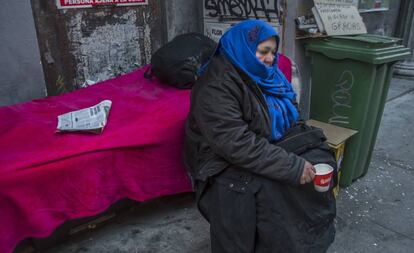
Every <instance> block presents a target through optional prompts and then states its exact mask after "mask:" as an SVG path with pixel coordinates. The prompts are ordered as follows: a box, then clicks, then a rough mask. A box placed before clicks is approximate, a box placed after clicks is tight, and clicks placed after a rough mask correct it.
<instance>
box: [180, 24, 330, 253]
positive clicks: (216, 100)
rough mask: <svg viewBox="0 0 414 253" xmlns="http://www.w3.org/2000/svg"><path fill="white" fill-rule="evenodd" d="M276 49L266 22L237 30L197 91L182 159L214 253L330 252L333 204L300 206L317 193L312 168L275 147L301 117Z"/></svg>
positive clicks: (224, 42)
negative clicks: (204, 220)
mask: <svg viewBox="0 0 414 253" xmlns="http://www.w3.org/2000/svg"><path fill="white" fill-rule="evenodd" d="M278 43H279V36H278V34H277V32H276V31H275V30H274V29H273V28H272V27H271V26H270V25H269V24H267V23H265V22H262V21H258V20H247V21H243V22H241V23H239V24H237V25H236V26H234V27H232V28H231V29H230V30H229V31H227V32H226V33H225V34H224V35H223V37H222V38H221V40H220V42H219V45H218V49H217V52H216V54H215V56H214V57H213V59H212V60H211V62H210V63H209V66H208V68H207V70H206V72H205V73H204V75H203V76H202V77H201V78H200V79H199V80H198V81H197V83H196V84H195V86H194V87H193V91H192V96H191V110H190V114H189V117H188V120H187V125H186V143H185V145H186V146H185V162H186V164H187V167H188V168H189V170H190V172H191V174H192V178H193V182H194V186H195V189H196V193H197V199H198V207H199V209H200V211H201V213H202V214H203V215H204V217H205V218H206V219H207V220H208V221H209V222H210V231H211V247H212V251H213V252H231V253H235V252H324V251H325V250H326V249H327V247H328V246H329V244H330V243H331V242H332V241H333V236H334V229H333V226H332V220H333V217H334V216H335V214H334V210H333V209H332V207H334V206H332V198H331V197H330V196H328V199H329V201H328V202H329V203H328V204H326V203H325V202H326V201H325V200H322V202H324V203H322V205H321V206H322V208H321V209H320V210H322V212H321V213H320V214H317V213H319V209H318V208H319V206H318V207H317V208H316V209H315V208H314V207H313V206H312V205H313V204H312V203H310V206H312V207H311V209H313V210H312V211H311V212H309V211H307V210H306V209H307V207H306V205H307V204H306V202H307V201H308V200H307V199H305V200H298V199H300V198H302V197H300V196H305V195H306V194H302V192H306V191H312V188H311V187H309V185H311V184H309V183H311V182H312V180H313V178H314V175H315V170H314V168H313V166H312V164H311V163H310V162H308V161H306V160H305V159H304V158H302V157H301V156H298V155H296V154H294V153H292V152H288V151H287V150H285V149H284V148H283V147H281V146H278V145H276V144H277V143H278V141H279V140H280V139H282V138H283V136H284V135H285V134H286V132H287V131H288V130H289V129H291V128H292V127H293V126H294V125H295V124H296V122H297V121H298V118H299V113H298V110H297V107H296V102H295V98H296V95H295V93H294V91H293V89H292V86H291V84H290V83H289V82H288V81H287V79H286V78H285V77H284V76H283V74H282V73H281V71H280V70H279V68H278V66H277V51H278ZM305 186H306V187H305ZM298 191H300V192H298ZM312 194H313V193H312ZM297 196H299V197H297ZM311 198H313V197H311ZM317 198H319V197H316V202H320V199H319V200H318V199H317ZM323 198H324V199H325V198H326V196H325V197H323ZM292 200H293V201H292ZM303 204H305V206H303ZM325 207H326V208H330V209H329V212H328V213H326V212H325V211H323V210H324V209H325ZM315 210H317V213H316V214H315V212H314V211H315ZM319 216H321V217H322V218H320V217H319ZM315 217H316V218H315ZM314 218H315V219H314ZM315 222H319V223H323V226H319V225H315V224H313V223H315ZM315 229H316V230H315Z"/></svg>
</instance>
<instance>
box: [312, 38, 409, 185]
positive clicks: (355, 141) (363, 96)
mask: <svg viewBox="0 0 414 253" xmlns="http://www.w3.org/2000/svg"><path fill="white" fill-rule="evenodd" d="M399 41H400V39H398V38H391V37H385V36H378V35H371V34H364V35H354V36H334V37H327V38H318V39H311V40H308V41H307V42H306V44H305V47H306V52H307V53H308V54H309V55H310V56H311V83H312V85H311V101H310V118H311V119H316V120H319V121H323V122H327V123H331V124H335V125H338V126H341V127H345V128H350V129H354V130H357V131H358V133H357V134H356V135H355V136H353V137H352V138H351V139H350V140H349V142H347V144H346V147H345V154H344V160H343V162H342V168H341V171H342V172H341V180H340V185H341V186H348V185H350V184H351V183H352V181H354V180H355V179H357V178H359V177H362V176H364V175H365V174H366V173H367V171H368V167H369V163H370V161H371V155H372V151H373V148H374V145H375V140H376V137H377V133H378V128H379V125H380V122H381V116H382V113H383V110H384V105H385V101H386V98H387V93H388V88H389V84H390V80H391V77H392V72H393V66H394V63H395V62H397V61H399V60H402V59H405V58H407V57H409V56H410V49H408V48H406V47H404V46H402V45H400V44H399Z"/></svg>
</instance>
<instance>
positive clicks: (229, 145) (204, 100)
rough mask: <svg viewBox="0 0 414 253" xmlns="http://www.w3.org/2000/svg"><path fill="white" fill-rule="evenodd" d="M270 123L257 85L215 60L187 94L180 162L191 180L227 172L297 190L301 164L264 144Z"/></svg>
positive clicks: (224, 61)
mask: <svg viewBox="0 0 414 253" xmlns="http://www.w3.org/2000/svg"><path fill="white" fill-rule="evenodd" d="M270 124H271V122H270V118H269V113H268V108H267V104H266V101H265V99H264V96H263V94H262V93H261V90H260V89H259V87H258V85H257V84H256V83H255V82H254V81H253V80H252V79H251V78H249V77H248V76H247V75H246V74H245V73H244V72H243V71H241V70H239V69H237V68H236V67H235V66H234V65H233V64H231V63H230V62H229V60H227V58H225V56H222V55H219V56H215V57H214V58H213V60H212V61H211V63H210V66H209V68H208V69H207V71H206V73H205V74H204V75H203V76H202V77H201V78H200V79H199V80H198V81H197V82H196V84H195V85H194V87H193V90H192V95H191V110H190V114H189V117H188V119H187V124H186V139H185V163H186V165H187V167H188V169H189V170H190V173H191V175H192V178H193V179H196V180H202V181H205V180H206V179H207V178H208V177H211V176H213V175H215V174H217V173H219V172H221V171H223V170H224V169H226V168H229V167H232V168H236V169H240V170H244V171H248V172H251V173H254V174H258V175H261V176H264V177H266V178H269V179H273V180H278V181H280V182H284V183H289V184H292V185H298V184H299V182H300V176H301V174H302V170H303V166H304V161H305V160H304V159H303V158H301V157H299V156H297V155H296V154H294V153H288V152H286V150H285V149H283V148H281V147H279V146H277V145H274V144H272V143H271V142H269V139H270V135H271V127H270Z"/></svg>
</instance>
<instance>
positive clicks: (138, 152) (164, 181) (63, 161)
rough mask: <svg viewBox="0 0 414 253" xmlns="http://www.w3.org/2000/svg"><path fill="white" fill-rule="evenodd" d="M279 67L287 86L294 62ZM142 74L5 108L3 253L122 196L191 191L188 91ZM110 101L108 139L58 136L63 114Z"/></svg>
mask: <svg viewBox="0 0 414 253" xmlns="http://www.w3.org/2000/svg"><path fill="white" fill-rule="evenodd" d="M279 66H280V68H281V70H282V72H284V73H285V75H286V77H287V78H288V80H289V81H290V79H291V63H290V60H289V59H288V58H286V57H284V56H283V55H282V56H281V57H279ZM144 70H145V68H142V69H139V70H137V71H135V72H132V73H130V74H127V75H124V76H121V77H118V78H115V79H112V80H108V81H105V82H102V83H100V84H96V85H94V86H91V87H88V88H86V89H81V90H77V91H75V92H72V93H68V94H65V95H62V96H58V97H49V98H45V99H40V100H34V101H32V102H29V103H23V104H18V105H14V106H8V107H0V253H10V252H12V251H13V249H14V247H15V246H16V245H17V243H18V242H19V241H20V240H22V239H24V238H27V237H46V236H48V235H49V234H51V233H52V232H53V230H54V229H55V228H56V227H57V226H59V225H60V224H62V223H63V222H65V221H67V220H69V219H74V218H80V217H87V216H93V215H96V214H98V213H100V212H102V211H104V210H105V209H106V208H108V207H109V206H110V205H111V204H113V203H115V202H116V201H117V200H119V199H121V198H130V199H134V200H138V201H144V200H147V199H151V198H156V197H159V196H165V195H170V194H176V193H181V192H188V191H191V186H190V183H189V179H188V177H187V174H186V172H185V169H184V166H183V164H182V161H181V157H182V153H181V152H182V142H183V138H184V122H185V119H186V117H187V114H188V110H189V105H190V90H179V89H175V88H171V87H168V86H165V85H163V84H160V83H158V82H157V81H156V80H153V81H148V80H146V79H144V78H143V72H144ZM105 99H109V100H111V101H112V108H111V111H110V115H109V121H108V124H107V126H106V127H105V129H104V131H103V133H101V134H99V135H94V134H80V133H61V134H56V133H55V129H56V126H57V116H58V115H60V114H62V113H66V112H69V111H73V110H77V109H81V108H85V107H89V106H92V105H95V104H97V103H99V102H100V101H102V100H105Z"/></svg>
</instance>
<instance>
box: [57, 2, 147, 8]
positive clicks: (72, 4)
mask: <svg viewBox="0 0 414 253" xmlns="http://www.w3.org/2000/svg"><path fill="white" fill-rule="evenodd" d="M144 4H148V0H56V5H57V7H58V9H67V8H91V7H94V6H100V5H114V6H132V5H144Z"/></svg>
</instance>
